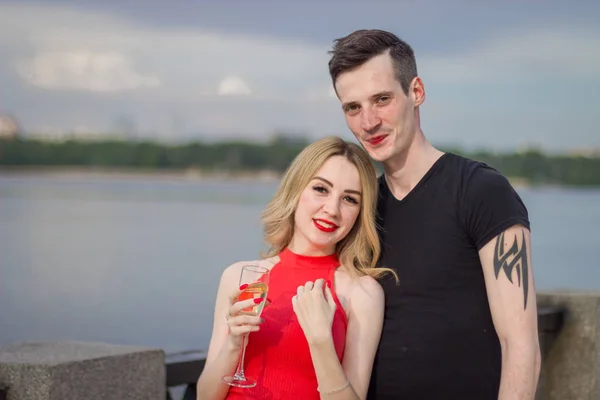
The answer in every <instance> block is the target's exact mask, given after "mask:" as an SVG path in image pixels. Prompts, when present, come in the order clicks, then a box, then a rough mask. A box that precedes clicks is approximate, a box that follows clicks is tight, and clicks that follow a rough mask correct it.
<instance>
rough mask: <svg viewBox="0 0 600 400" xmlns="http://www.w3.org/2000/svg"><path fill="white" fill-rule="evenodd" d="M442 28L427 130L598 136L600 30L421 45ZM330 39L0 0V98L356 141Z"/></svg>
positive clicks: (538, 31) (79, 113)
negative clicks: (331, 70) (595, 89)
mask: <svg viewBox="0 0 600 400" xmlns="http://www.w3.org/2000/svg"><path fill="white" fill-rule="evenodd" d="M274 29H275V28H274ZM282 29H283V28H282ZM322 29H329V28H328V26H325V25H324V26H323V27H322ZM338 33H339V32H338ZM321 34H323V33H321ZM440 34H443V31H442V28H439V29H438V28H436V29H434V30H433V31H432V32H431V33H428V35H424V36H420V38H421V39H420V40H422V42H421V45H419V46H416V50H417V56H418V64H419V70H420V75H421V76H422V77H423V78H424V81H425V85H426V88H427V90H428V94H427V101H426V104H425V105H424V107H423V113H422V116H423V123H424V125H425V128H426V129H427V132H428V135H430V136H431V137H432V138H434V139H436V140H443V141H448V142H460V143H468V144H473V145H482V144H490V143H497V144H500V143H508V144H510V143H516V142H517V141H518V140H528V139H529V138H535V139H536V140H538V141H542V140H543V141H544V142H545V143H548V145H549V146H550V145H552V144H554V145H560V146H570V145H572V144H575V145H583V144H585V143H595V144H600V142H599V140H600V139H598V136H597V135H595V132H596V131H597V128H596V127H597V126H598V124H600V120H599V119H598V118H599V117H598V116H597V115H598V114H597V113H595V110H594V109H593V108H594V106H595V104H597V96H596V95H586V93H588V92H590V90H589V87H590V86H591V85H593V84H596V85H597V84H598V82H599V80H600V53H599V52H598V51H597V49H598V48H600V31H599V30H598V29H597V28H588V29H587V30H586V29H585V28H583V27H578V28H574V27H571V28H564V27H563V28H560V27H557V26H551V25H532V26H524V28H523V29H520V30H519V29H517V28H516V27H515V26H511V28H510V29H506V30H504V31H496V30H495V31H494V34H495V35H496V36H494V37H490V36H482V38H481V40H479V41H478V42H477V43H478V45H477V46H476V47H474V46H472V47H464V46H463V48H462V49H461V48H460V46H459V45H458V44H455V45H454V46H453V47H452V52H451V53H449V52H446V53H439V52H438V53H433V52H429V53H427V52H425V51H423V50H422V51H419V49H424V48H426V47H427V42H426V41H427V40H437V36H439V35H440ZM338 36H339V34H336V33H335V32H332V33H331V38H333V37H338ZM428 38H431V39H428ZM423 41H425V43H424V42H423ZM330 44H331V41H330V40H327V41H326V42H323V43H322V44H312V43H305V42H301V41H294V40H291V39H284V38H277V37H267V36H260V35H255V34H247V35H241V34H233V33H228V32H227V31H225V30H224V28H223V29H222V30H221V31H211V30H208V29H206V28H203V27H202V26H197V25H191V26H188V27H178V26H175V25H167V26H163V25H156V26H154V25H147V24H142V23H140V22H138V21H136V20H134V19H127V18H124V17H122V16H121V15H118V14H109V13H102V12H98V11H91V10H86V9H85V8H83V7H80V8H69V7H67V6H59V5H36V6H34V5H8V4H0V59H2V60H3V61H4V63H1V64H0V88H5V89H7V90H6V91H7V92H9V93H10V96H4V97H2V98H1V99H0V102H1V104H0V106H2V107H3V108H6V109H9V110H11V113H13V114H15V115H17V116H18V118H19V119H20V120H21V121H22V122H23V125H24V127H25V129H29V128H30V127H36V126H44V125H49V126H55V127H59V128H60V127H63V128H64V129H65V130H69V129H71V128H73V127H76V126H89V127H91V128H94V127H97V128H98V129H103V128H105V127H107V129H110V127H111V126H112V123H113V121H114V119H115V118H116V116H118V115H120V114H121V113H125V114H127V115H129V116H131V118H132V119H134V120H135V121H136V126H137V127H138V132H139V134H140V135H145V134H146V132H150V131H152V132H153V134H156V135H160V132H161V131H162V130H164V129H163V127H165V126H167V127H168V126H171V125H173V123H172V120H173V116H174V115H177V116H178V118H180V119H181V120H182V121H183V122H182V124H181V125H182V126H185V129H186V132H184V133H182V135H190V136H191V135H197V136H196V137H199V136H200V137H203V138H215V137H221V138H223V137H225V135H228V134H232V135H233V134H236V135H241V136H244V135H246V137H252V138H253V139H260V138H264V137H265V136H266V135H268V134H269V133H271V132H273V131H275V130H279V131H285V130H291V131H300V132H306V133H307V134H309V135H311V136H314V137H319V136H322V135H324V134H340V135H345V136H348V135H349V133H348V129H347V127H346V125H345V123H344V119H343V115H342V113H341V110H340V106H339V102H338V100H337V98H336V96H335V92H334V91H333V88H332V85H331V82H330V78H329V74H328V70H327V62H328V59H329V56H328V54H327V51H328V50H329V47H330ZM433 47H435V46H433ZM438 48H439V46H438ZM7 68H10V69H7ZM573 81H577V82H575V84H573ZM514 83H517V84H518V85H520V86H519V87H515V86H514V85H513V84H514ZM31 85H34V86H35V88H36V89H38V88H42V89H45V90H31V89H32V87H31ZM457 88H458V89H459V90H457ZM515 89H517V90H519V92H518V93H517V94H515V92H516V90H515ZM58 90H60V91H58ZM565 93H569V94H570V95H569V96H565V95H564V94H565ZM586 96H587V97H586ZM594 96H596V97H594ZM573 99H577V101H574V100H573ZM544 115H552V118H551V119H549V118H546V117H544ZM576 116H577V117H576ZM539 119H544V121H546V122H544V123H538V122H536V121H537V120H539ZM502 121H503V124H501V123H500V122H502ZM547 121H552V123H550V122H547ZM561 121H562V122H561ZM509 122H510V124H509ZM571 125H572V126H575V127H576V128H575V129H573V128H570V129H569V127H570V126H571ZM565 132H570V133H569V135H565ZM594 135H595V136H594Z"/></svg>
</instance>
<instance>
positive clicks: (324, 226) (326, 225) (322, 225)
mask: <svg viewBox="0 0 600 400" xmlns="http://www.w3.org/2000/svg"><path fill="white" fill-rule="evenodd" d="M313 223H314V224H315V226H316V227H317V229H319V230H321V231H323V232H327V233H331V232H333V231H335V230H336V229H337V228H339V226H337V225H336V224H334V223H333V222H331V221H327V220H325V219H313Z"/></svg>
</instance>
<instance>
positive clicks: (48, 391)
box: [0, 341, 166, 400]
mask: <svg viewBox="0 0 600 400" xmlns="http://www.w3.org/2000/svg"><path fill="white" fill-rule="evenodd" d="M165 380H166V376H165V354H164V352H163V351H162V350H160V349H150V348H144V347H133V346H116V345H109V344H103V343H89V342H70V341H64V342H25V343H17V344H13V345H9V346H5V347H0V385H6V386H8V399H10V400H83V399H85V400H100V399H131V400H142V399H143V400H152V399H157V400H158V399H161V400H163V399H164V398H165Z"/></svg>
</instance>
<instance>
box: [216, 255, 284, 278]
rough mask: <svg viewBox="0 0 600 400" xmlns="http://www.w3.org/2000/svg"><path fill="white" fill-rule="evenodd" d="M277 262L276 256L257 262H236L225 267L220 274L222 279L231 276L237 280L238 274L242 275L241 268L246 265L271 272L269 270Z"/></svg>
mask: <svg viewBox="0 0 600 400" xmlns="http://www.w3.org/2000/svg"><path fill="white" fill-rule="evenodd" d="M278 261H279V257H277V256H275V257H269V258H264V259H258V260H242V261H236V262H234V263H233V264H230V265H228V266H227V267H225V269H224V270H223V273H222V278H229V277H232V276H233V277H236V279H237V278H239V276H240V274H241V273H242V268H244V266H246V265H257V266H259V267H263V268H266V269H268V270H271V268H273V266H274V265H275V264H277V262H278Z"/></svg>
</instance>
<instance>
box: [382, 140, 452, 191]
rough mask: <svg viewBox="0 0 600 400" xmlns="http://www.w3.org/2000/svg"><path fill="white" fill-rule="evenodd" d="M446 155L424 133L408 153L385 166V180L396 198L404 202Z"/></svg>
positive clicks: (414, 142)
mask: <svg viewBox="0 0 600 400" xmlns="http://www.w3.org/2000/svg"><path fill="white" fill-rule="evenodd" d="M443 154H444V153H443V152H441V151H439V150H438V149H436V148H435V147H433V146H432V145H431V143H429V141H427V139H425V136H424V135H423V134H422V132H419V133H418V134H417V135H415V139H414V141H413V143H412V144H411V146H410V147H409V148H408V149H407V151H406V152H405V153H403V154H400V155H398V156H397V157H396V158H395V159H393V160H389V161H388V162H387V163H385V164H384V165H383V168H384V171H385V180H386V182H387V184H388V187H389V188H390V190H391V192H392V194H393V195H394V197H396V198H397V199H398V200H402V199H403V198H404V197H406V195H407V194H408V193H410V191H411V190H413V189H414V187H415V186H417V184H418V183H419V181H420V180H421V179H422V178H423V176H425V174H426V173H427V171H429V169H430V168H431V167H432V166H433V164H435V162H436V161H437V160H438V159H439V158H440V157H441V156H442V155H443Z"/></svg>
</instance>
